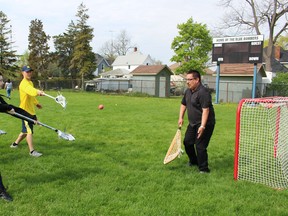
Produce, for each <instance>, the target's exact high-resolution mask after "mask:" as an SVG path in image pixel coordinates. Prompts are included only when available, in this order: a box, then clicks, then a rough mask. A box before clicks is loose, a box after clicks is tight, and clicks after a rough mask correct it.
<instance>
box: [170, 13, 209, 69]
mask: <svg viewBox="0 0 288 216" xmlns="http://www.w3.org/2000/svg"><path fill="white" fill-rule="evenodd" d="M177 28H178V29H179V35H178V36H176V37H175V38H174V40H173V42H172V45H171V48H172V49H173V50H174V52H175V55H173V57H172V58H171V61H174V62H178V63H181V66H180V67H179V68H177V69H176V73H185V72H187V71H188V70H190V69H197V70H199V71H200V72H201V73H204V68H205V65H206V63H207V62H208V60H209V57H208V53H209V52H210V51H211V49H212V37H211V36H210V33H209V31H208V29H207V27H206V25H203V24H201V23H195V22H193V19H192V18H190V19H188V21H187V22H186V23H182V24H179V25H177Z"/></svg>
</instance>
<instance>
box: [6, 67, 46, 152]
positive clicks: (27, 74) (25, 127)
mask: <svg viewBox="0 0 288 216" xmlns="http://www.w3.org/2000/svg"><path fill="white" fill-rule="evenodd" d="M32 71H33V70H32V69H31V68H30V67H29V66H24V67H22V75H23V79H22V81H21V83H20V85H19V94H20V106H19V107H20V108H22V109H24V110H25V111H27V112H28V113H29V114H30V115H32V116H33V119H35V120H36V121H37V117H36V112H35V106H36V107H37V108H38V109H41V108H42V106H41V104H39V102H38V101H37V99H36V96H43V95H44V92H43V91H41V90H38V89H36V88H34V85H33V83H32V81H31V77H32ZM25 138H26V141H27V144H28V147H29V151H30V155H31V156H34V157H40V156H41V155H42V154H41V153H39V152H37V151H35V150H34V147H33V123H31V122H28V121H25V120H22V131H21V133H20V134H19V136H18V138H17V139H16V141H15V142H14V143H12V144H11V146H10V147H11V148H17V147H18V144H19V143H20V142H21V141H22V140H23V139H25Z"/></svg>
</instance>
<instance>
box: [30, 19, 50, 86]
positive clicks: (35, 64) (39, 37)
mask: <svg viewBox="0 0 288 216" xmlns="http://www.w3.org/2000/svg"><path fill="white" fill-rule="evenodd" d="M49 39H50V36H49V35H47V34H46V33H45V32H44V30H43V23H42V21H41V20H38V19H35V20H32V21H31V23H30V27H29V36H28V40H29V44H28V49H29V58H28V62H29V65H30V67H31V68H33V70H35V71H36V73H35V74H34V75H35V76H36V77H37V76H41V78H43V79H44V80H45V82H46V80H47V78H48V76H49V75H50V74H49V71H48V65H49V62H50V58H49V56H50V55H49V49H50V47H49V46H48V41H49Z"/></svg>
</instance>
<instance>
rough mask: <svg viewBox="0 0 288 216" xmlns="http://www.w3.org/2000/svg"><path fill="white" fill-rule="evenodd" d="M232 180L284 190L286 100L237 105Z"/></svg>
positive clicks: (287, 136)
mask: <svg viewBox="0 0 288 216" xmlns="http://www.w3.org/2000/svg"><path fill="white" fill-rule="evenodd" d="M234 178H235V179H237V180H247V181H251V182H255V183H261V184H265V185H268V186H270V187H273V188H278V189H281V188H287V187H288V97H274V98H256V99H243V100H242V101H241V102H240V103H239V107H238V113H237V125H236V146H235V167H234Z"/></svg>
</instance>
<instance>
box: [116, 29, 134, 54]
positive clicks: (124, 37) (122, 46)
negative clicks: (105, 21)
mask: <svg viewBox="0 0 288 216" xmlns="http://www.w3.org/2000/svg"><path fill="white" fill-rule="evenodd" d="M113 47H114V49H115V52H116V53H117V54H118V56H121V55H126V54H127V52H128V51H129V50H130V49H131V48H134V47H135V45H132V44H131V38H130V36H129V35H128V34H127V32H126V31H125V30H122V31H121V32H120V34H119V35H118V36H117V38H116V42H115V43H114V46H113Z"/></svg>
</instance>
